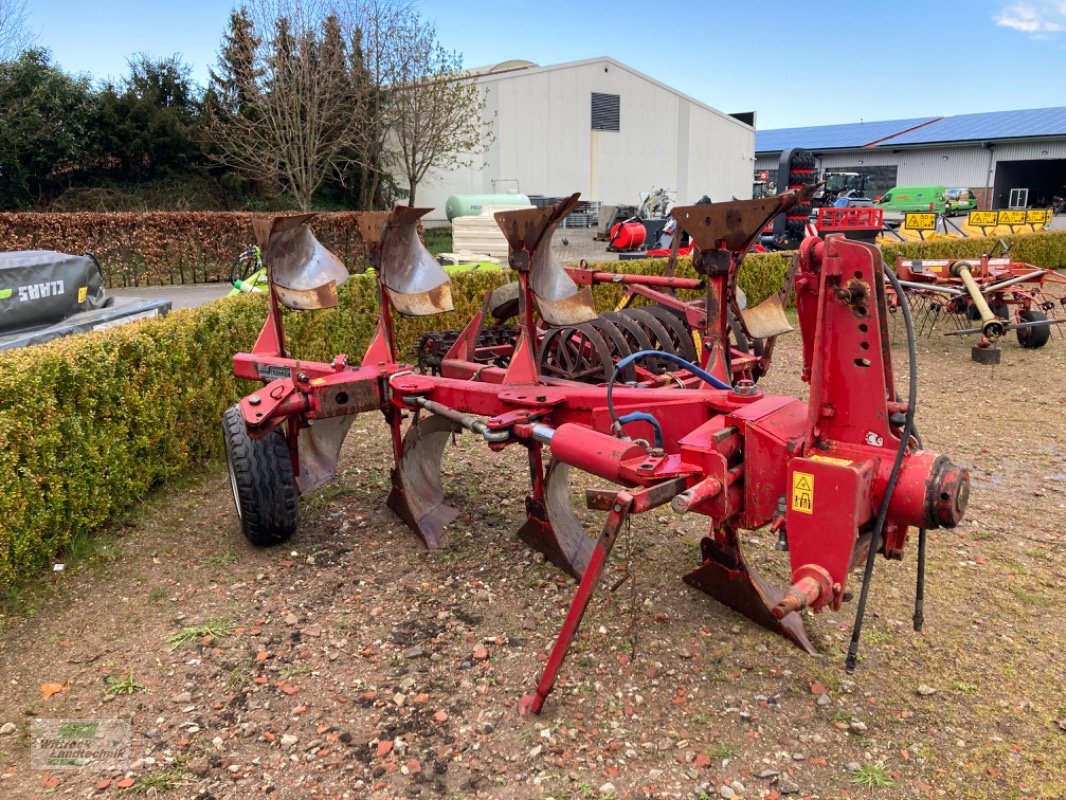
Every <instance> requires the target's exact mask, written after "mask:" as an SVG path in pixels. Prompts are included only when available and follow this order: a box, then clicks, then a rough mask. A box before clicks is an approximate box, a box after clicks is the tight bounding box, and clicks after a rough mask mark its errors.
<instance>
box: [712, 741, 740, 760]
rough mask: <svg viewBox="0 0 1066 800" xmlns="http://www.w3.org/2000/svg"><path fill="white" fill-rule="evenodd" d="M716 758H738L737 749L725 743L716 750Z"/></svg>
mask: <svg viewBox="0 0 1066 800" xmlns="http://www.w3.org/2000/svg"><path fill="white" fill-rule="evenodd" d="M714 757H715V758H736V757H737V751H736V750H734V749H733V748H732V747H730V746H729V745H727V744H723V745H722V746H721V747H719V748H718V749H717V750H715V751H714Z"/></svg>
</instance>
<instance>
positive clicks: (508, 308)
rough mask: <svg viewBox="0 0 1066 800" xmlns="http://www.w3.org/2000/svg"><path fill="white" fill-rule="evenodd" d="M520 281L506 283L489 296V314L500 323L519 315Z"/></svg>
mask: <svg viewBox="0 0 1066 800" xmlns="http://www.w3.org/2000/svg"><path fill="white" fill-rule="evenodd" d="M518 294H519V292H518V281H512V282H511V283H505V284H504V285H503V286H499V287H497V288H495V289H493V290H492V293H491V294H490V295H489V313H490V314H492V316H493V317H494V318H495V319H496V320H497V321H499V322H506V321H507V320H509V319H510V318H511V317H514V316H517V315H518Z"/></svg>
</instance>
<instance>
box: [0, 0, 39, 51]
mask: <svg viewBox="0 0 1066 800" xmlns="http://www.w3.org/2000/svg"><path fill="white" fill-rule="evenodd" d="M33 38H34V37H33V36H32V35H31V34H30V32H29V29H28V28H27V27H26V0H0V61H7V60H8V59H12V58H14V57H15V56H17V55H18V54H19V53H21V52H22V51H23V50H25V49H26V48H27V47H29V46H30V44H32V43H33Z"/></svg>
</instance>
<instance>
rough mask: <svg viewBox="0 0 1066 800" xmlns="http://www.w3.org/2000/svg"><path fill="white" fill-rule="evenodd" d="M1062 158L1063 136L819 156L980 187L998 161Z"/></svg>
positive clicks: (765, 159) (911, 182) (904, 176)
mask: <svg viewBox="0 0 1066 800" xmlns="http://www.w3.org/2000/svg"><path fill="white" fill-rule="evenodd" d="M1062 158H1066V138H1059V139H1034V140H1032V141H1027V142H996V143H995V147H994V148H992V149H991V150H988V149H985V148H984V147H983V146H981V145H979V144H971V145H960V146H951V147H949V146H936V147H922V148H908V149H904V148H897V149H893V148H892V147H891V145H885V146H884V147H877V148H868V149H867V148H861V149H855V150H840V151H834V152H831V153H825V154H823V155H822V156H821V158H820V159H819V167H820V168H821V169H835V170H841V169H848V168H854V167H858V166H868V167H872V166H895V167H897V169H898V172H897V178H896V182H897V185H899V186H916V185H917V186H921V185H925V184H938V183H939V184H943V185H944V186H967V187H970V188H981V187H985V186H991V185H992V182H993V180H994V178H995V170H996V164H997V163H998V162H1000V161H1028V160H1033V161H1039V160H1053V159H1062ZM777 165H778V156H777V155H774V156H772V157H771V156H766V155H761V156H759V158H757V159H756V161H755V169H756V170H763V169H766V170H776V169H777Z"/></svg>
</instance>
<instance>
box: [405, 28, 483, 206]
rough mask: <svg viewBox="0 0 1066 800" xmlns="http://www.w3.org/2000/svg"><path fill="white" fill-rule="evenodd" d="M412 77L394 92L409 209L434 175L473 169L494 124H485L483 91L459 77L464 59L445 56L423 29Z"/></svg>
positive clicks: (470, 80) (429, 31)
mask: <svg viewBox="0 0 1066 800" xmlns="http://www.w3.org/2000/svg"><path fill="white" fill-rule="evenodd" d="M416 42H417V46H416V47H415V48H414V49H413V52H414V53H415V58H413V59H412V60H411V62H410V64H409V65H408V70H409V71H408V72H407V74H404V75H403V76H402V80H400V81H397V82H396V83H395V84H394V85H393V86H392V87H390V89H389V92H388V95H389V104H390V105H391V106H392V115H391V116H392V119H391V122H392V133H393V135H394V141H395V146H396V148H397V151H398V153H399V157H400V167H401V169H402V170H403V176H404V178H405V179H406V180H407V186H408V196H407V201H408V205H412V206H413V205H414V204H415V194H416V191H417V189H418V184H419V183H421V182H422V179H423V178H425V177H426V174H427V173H428V172H429V171H430V170H431V169H432V170H439V171H445V170H449V169H458V168H462V167H470V166H473V165H474V164H475V163H476V162H477V161H478V160H479V159H480V157H481V154H483V153H484V152H485V150H486V149H487V148H488V146H489V145H490V144H491V143H492V140H493V135H492V121H491V120H486V119H484V118H483V116H482V114H483V112H484V109H485V95H484V91H483V90H482V88H481V87H480V86H478V84H477V81H476V80H475V79H474V78H473V77H471V76H464V75H463V74H462V73H461V69H462V57H461V56H460V55H459V54H458V53H455V52H452V51H448V50H445V49H444V47H442V46H441V45H440V44H439V43H438V42H437V40H436V35H435V32H434V31H433V29H432V28H430V27H428V26H424V27H422V29H421V31H420V33H419V35H418V37H417V39H416Z"/></svg>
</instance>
